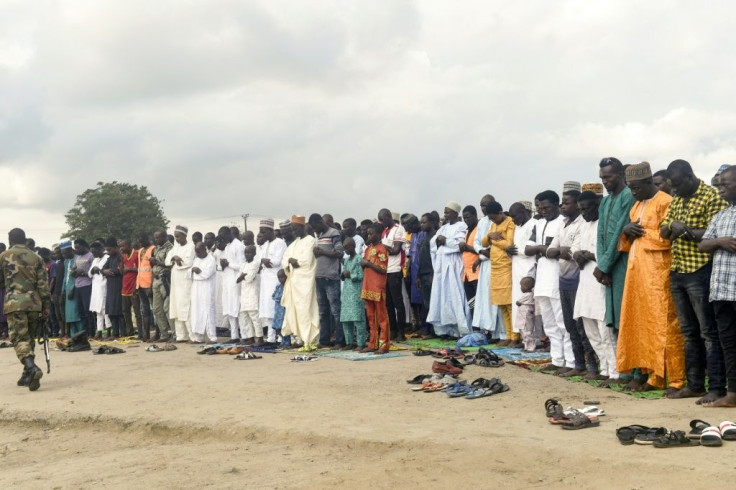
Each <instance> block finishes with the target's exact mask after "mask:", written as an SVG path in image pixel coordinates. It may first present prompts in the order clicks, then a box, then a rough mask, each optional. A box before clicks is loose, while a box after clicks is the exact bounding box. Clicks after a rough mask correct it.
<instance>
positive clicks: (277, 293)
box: [272, 269, 291, 348]
mask: <svg viewBox="0 0 736 490" xmlns="http://www.w3.org/2000/svg"><path fill="white" fill-rule="evenodd" d="M276 277H277V278H278V279H279V283H278V284H277V285H276V289H275V290H274V292H273V296H272V298H273V301H274V303H275V305H274V310H273V325H272V327H273V329H274V330H275V331H276V338H278V337H279V336H280V335H281V330H282V329H283V328H284V313H285V312H286V308H284V307H283V306H281V298H282V296H283V295H284V284H286V272H284V269H279V271H278V273H277V274H276ZM281 347H287V348H290V347H291V335H281Z"/></svg>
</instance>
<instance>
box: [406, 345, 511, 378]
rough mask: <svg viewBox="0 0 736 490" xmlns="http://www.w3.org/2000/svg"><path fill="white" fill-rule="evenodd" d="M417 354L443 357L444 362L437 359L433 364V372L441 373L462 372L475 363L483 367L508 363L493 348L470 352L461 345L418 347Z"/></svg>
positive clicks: (415, 352) (415, 353)
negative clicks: (431, 348)
mask: <svg viewBox="0 0 736 490" xmlns="http://www.w3.org/2000/svg"><path fill="white" fill-rule="evenodd" d="M413 354H414V355H415V356H432V357H435V358H438V359H443V360H444V362H440V361H435V362H434V363H433V364H432V372H434V373H440V374H444V373H447V374H455V375H457V374H460V373H462V372H463V369H464V368H465V366H469V365H471V364H475V365H477V366H483V367H501V366H503V365H504V364H506V363H505V362H504V361H503V359H501V358H500V357H498V355H497V354H496V353H495V352H493V351H492V350H488V349H484V348H483V347H481V348H480V349H478V353H477V354H470V353H468V352H466V351H464V350H462V349H460V348H459V347H455V348H451V349H449V348H448V349H439V350H423V349H418V350H416V351H414V352H413Z"/></svg>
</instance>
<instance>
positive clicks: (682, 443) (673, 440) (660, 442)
mask: <svg viewBox="0 0 736 490" xmlns="http://www.w3.org/2000/svg"><path fill="white" fill-rule="evenodd" d="M653 445H654V447H657V448H665V447H695V446H700V441H695V440H692V439H689V438H688V437H687V435H685V433H684V432H683V431H681V430H676V431H669V432H667V434H665V435H663V436H661V437H660V438H659V439H657V440H656V441H654V444H653Z"/></svg>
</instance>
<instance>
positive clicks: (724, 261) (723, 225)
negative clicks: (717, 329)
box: [703, 206, 736, 301]
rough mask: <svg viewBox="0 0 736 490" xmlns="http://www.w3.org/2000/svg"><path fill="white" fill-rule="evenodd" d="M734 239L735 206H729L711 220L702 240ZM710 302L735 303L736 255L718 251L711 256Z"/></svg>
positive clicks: (735, 227)
mask: <svg viewBox="0 0 736 490" xmlns="http://www.w3.org/2000/svg"><path fill="white" fill-rule="evenodd" d="M726 236H727V237H736V206H730V207H728V208H726V209H724V210H723V211H721V212H720V213H718V214H717V215H716V217H715V218H713V221H711V223H710V225H709V226H708V229H707V230H705V234H704V235H703V240H713V239H715V238H721V237H726ZM710 300H711V301H736V253H733V252H729V251H727V250H723V249H718V250H716V252H715V253H714V254H713V272H711V276H710Z"/></svg>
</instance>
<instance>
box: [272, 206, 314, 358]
mask: <svg viewBox="0 0 736 490" xmlns="http://www.w3.org/2000/svg"><path fill="white" fill-rule="evenodd" d="M306 221H307V220H306V218H305V217H304V216H292V217H291V226H292V229H293V231H294V235H295V236H296V239H295V240H294V241H293V242H292V243H291V245H289V246H288V247H287V248H286V252H284V257H283V260H282V262H281V265H282V267H283V269H284V272H285V273H286V278H287V279H286V284H284V295H283V297H282V298H281V306H283V307H284V308H285V314H284V327H283V329H282V332H281V333H282V335H283V336H284V337H286V336H287V335H290V334H292V333H293V334H295V335H296V336H298V337H299V338H300V339H301V340H302V342H303V343H304V347H302V348H301V349H300V350H302V351H311V350H314V349H315V348H316V343H317V339H318V338H319V308H318V306H317V289H316V281H315V273H316V268H317V258H316V257H315V256H314V248H315V247H316V246H317V240H316V239H315V238H314V237H313V236H310V235H307V233H306Z"/></svg>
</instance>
